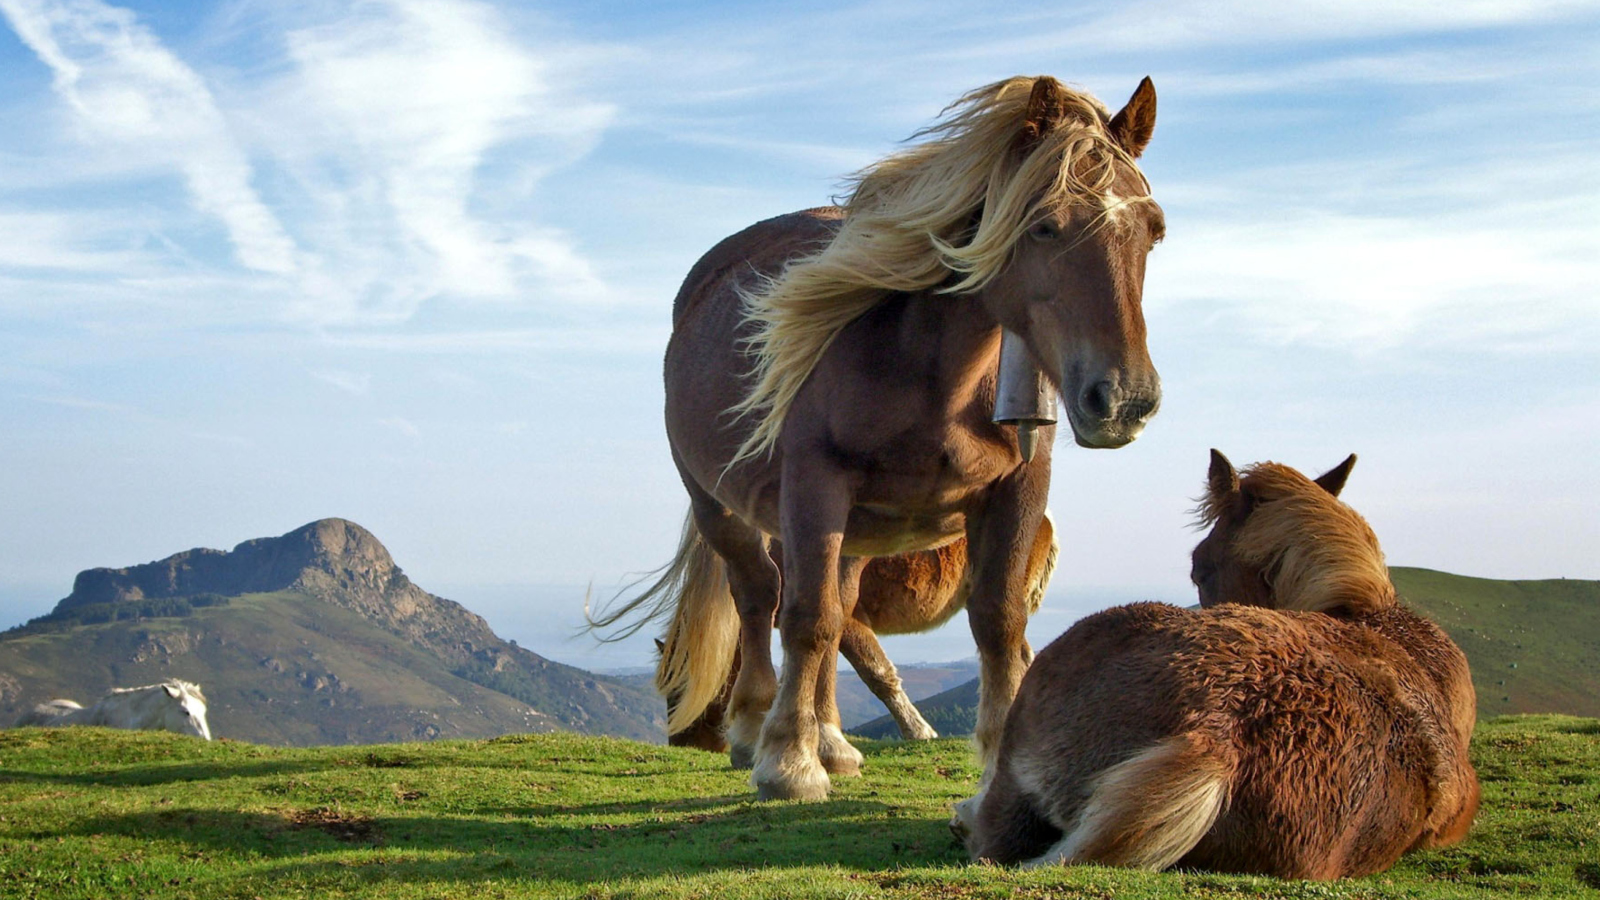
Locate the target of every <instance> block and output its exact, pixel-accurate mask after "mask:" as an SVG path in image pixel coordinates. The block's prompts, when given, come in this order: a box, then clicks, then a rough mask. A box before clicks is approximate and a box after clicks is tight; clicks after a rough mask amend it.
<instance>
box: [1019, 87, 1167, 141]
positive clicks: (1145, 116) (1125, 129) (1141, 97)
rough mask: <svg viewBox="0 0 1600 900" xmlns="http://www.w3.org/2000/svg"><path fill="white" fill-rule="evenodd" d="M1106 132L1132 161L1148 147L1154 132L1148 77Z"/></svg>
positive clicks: (1153, 90) (1153, 97) (1153, 98)
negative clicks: (1126, 152)
mask: <svg viewBox="0 0 1600 900" xmlns="http://www.w3.org/2000/svg"><path fill="white" fill-rule="evenodd" d="M1035 89H1036V90H1037V88H1035ZM1107 130H1108V131H1110V132H1111V139H1112V140H1114V141H1116V142H1117V143H1118V144H1119V145H1120V146H1121V147H1122V149H1124V150H1126V151H1128V155H1129V156H1131V157H1133V158H1134V159H1138V158H1139V155H1140V154H1141V153H1143V152H1144V148H1146V147H1148V146H1150V136H1151V135H1152V134H1154V133H1155V130H1156V86H1155V84H1153V83H1152V82H1151V81H1150V76H1148V75H1146V76H1145V78H1144V80H1143V81H1141V82H1139V86H1138V87H1137V88H1135V89H1134V91H1133V96H1132V97H1130V98H1128V105H1127V106H1124V107H1123V108H1122V111H1121V112H1119V113H1117V114H1116V115H1114V116H1112V117H1111V124H1110V125H1109V126H1107Z"/></svg>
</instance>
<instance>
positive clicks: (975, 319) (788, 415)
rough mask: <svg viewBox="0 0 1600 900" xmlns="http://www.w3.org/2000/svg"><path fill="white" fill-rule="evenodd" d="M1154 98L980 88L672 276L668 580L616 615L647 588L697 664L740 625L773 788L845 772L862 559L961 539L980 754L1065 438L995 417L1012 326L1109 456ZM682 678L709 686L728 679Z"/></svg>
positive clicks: (713, 663) (1132, 314)
mask: <svg viewBox="0 0 1600 900" xmlns="http://www.w3.org/2000/svg"><path fill="white" fill-rule="evenodd" d="M1155 105H1156V100H1155V89H1154V88H1153V87H1152V86H1151V85H1150V82H1149V80H1148V79H1146V80H1145V81H1143V82H1142V83H1141V84H1140V85H1139V88H1138V90H1136V91H1135V92H1134V94H1133V97H1132V99H1130V100H1129V102H1128V105H1127V106H1126V107H1125V108H1124V109H1123V110H1122V111H1121V112H1119V113H1117V114H1116V115H1114V116H1113V115H1111V114H1110V113H1109V112H1108V111H1107V110H1106V109H1105V108H1104V107H1103V106H1101V105H1100V104H1099V102H1098V101H1096V100H1094V99H1093V98H1091V97H1089V96H1087V95H1085V94H1081V93H1078V92H1076V91H1072V90H1069V89H1067V88H1066V87H1064V86H1063V85H1062V84H1061V83H1060V82H1058V81H1056V80H1055V79H1054V78H1049V77H1039V78H1012V79H1008V80H1006V81H1001V82H997V83H995V84H991V85H989V86H987V87H983V88H979V89H978V90H976V91H973V92H972V93H970V94H968V95H966V96H965V97H963V98H961V99H960V100H959V101H957V103H956V104H955V105H954V106H953V107H952V108H951V109H950V110H949V111H948V112H947V115H946V117H945V118H944V120H943V121H941V122H940V123H939V124H937V125H935V126H934V127H932V128H931V129H929V130H927V131H925V132H923V133H922V135H921V137H923V138H925V140H923V141H921V142H920V143H917V144H913V145H912V146H910V147H907V148H906V149H904V150H901V151H900V152H898V153H895V154H893V155H891V156H889V157H888V158H886V159H884V160H882V161H880V162H879V163H877V164H875V165H873V166H871V167H869V168H868V169H867V170H865V171H864V172H863V173H861V174H860V175H859V176H858V178H857V181H856V185H855V188H854V190H853V191H852V192H851V194H850V197H849V200H848V201H847V202H846V203H845V205H844V206H843V207H842V208H837V207H830V208H826V209H813V210H807V211H804V212H798V213H792V214H790V215H785V216H779V217H777V218H775V219H769V220H767V221H765V222H761V223H758V224H756V225H753V226H751V227H750V228H748V229H746V230H744V231H742V232H740V233H739V234H736V235H734V236H733V237H730V238H728V239H727V240H724V241H723V242H722V243H720V244H718V245H717V246H716V247H714V248H712V250H711V251H710V252H709V253H707V254H706V255H705V256H704V257H703V258H701V260H700V261H699V262H698V263H697V264H696V265H695V267H694V268H693V269H692V270H691V271H690V272H689V275H688V277H687V279H685V281H684V284H683V287H682V288H681V290H680V291H679V293H678V297H677V300H676V301H675V303H674V304H673V331H672V338H671V341H670V342H669V344H668V345H667V356H666V365H665V376H666V424H667V438H668V441H669V443H670V444H671V447H672V453H673V460H674V462H675V463H676V464H677V467H678V471H679V474H680V475H681V477H682V479H683V483H684V487H685V488H686V489H687V490H688V492H689V501H690V517H689V520H688V522H687V523H686V527H685V530H684V538H683V541H682V543H681V544H680V545H679V549H678V553H677V555H676V557H675V558H674V560H673V562H672V563H671V564H670V565H669V566H668V567H667V569H666V573H665V575H664V576H663V578H662V580H661V581H660V582H658V583H657V584H656V585H655V587H653V588H651V589H650V590H648V591H646V592H645V593H644V594H643V595H642V596H641V597H639V598H636V599H635V600H634V601H632V602H631V603H630V604H629V605H628V606H627V607H625V608H624V609H623V610H620V611H621V612H626V611H627V610H628V609H632V608H638V607H639V606H640V605H641V604H645V603H649V602H653V603H654V604H655V606H654V608H655V609H656V610H657V611H661V612H665V613H668V614H671V615H673V616H675V617H682V620H683V621H684V622H685V623H686V626H685V627H687V628H688V629H689V631H688V632H687V633H688V634H690V635H691V637H690V644H691V645H692V649H693V650H696V651H698V649H699V648H702V647H704V648H715V649H708V650H707V653H708V654H710V653H716V654H720V653H721V650H720V648H723V647H726V646H728V644H729V641H728V639H727V634H726V633H725V632H723V631H720V629H730V630H734V631H736V633H737V641H736V643H737V645H738V648H739V656H740V661H741V665H740V667H739V676H738V679H737V680H736V682H735V683H734V686H733V691H732V694H731V696H730V698H729V701H728V718H729V720H730V721H729V725H728V732H727V733H728V738H729V741H730V742H731V743H732V745H733V754H734V757H735V759H736V760H737V759H741V758H744V759H752V760H753V762H754V772H753V773H752V775H751V780H752V782H753V783H754V784H755V786H756V788H757V790H758V793H759V795H760V796H761V797H764V798H785V797H789V798H806V799H818V798H822V797H825V796H827V793H828V789H829V786H830V783H829V780H828V772H830V771H832V772H835V773H849V772H855V771H857V769H858V767H859V765H860V760H861V756H860V754H859V753H858V752H857V751H856V750H855V749H854V748H853V747H851V746H850V744H849V743H848V742H847V741H845V739H844V736H843V735H842V734H841V733H839V731H838V729H837V728H835V727H833V726H832V725H830V724H827V722H826V719H827V716H828V714H829V707H830V706H831V702H830V699H829V698H831V697H832V694H833V679H834V675H835V659H836V654H837V652H838V647H839V641H840V638H841V636H842V634H843V632H844V626H845V622H847V621H848V620H849V619H850V615H851V612H852V611H853V610H854V608H855V605H856V597H857V591H858V588H859V581H860V577H861V572H862V569H863V567H864V566H865V564H866V561H867V560H868V559H870V558H872V557H878V556H892V555H895V554H901V553H906V552H908V551H912V550H926V549H932V548H936V547H941V546H944V545H946V544H949V543H950V542H951V541H953V540H955V539H956V538H958V537H965V538H966V540H967V554H968V559H969V565H970V568H971V571H972V585H973V587H972V593H971V595H970V596H969V597H968V599H967V611H968V619H969V621H970V623H971V625H972V631H973V636H974V638H976V640H977V645H978V657H979V662H980V667H981V677H982V684H983V687H982V691H981V697H980V701H979V713H978V726H977V743H978V750H979V754H980V756H981V757H982V758H983V759H984V760H986V761H987V760H990V759H992V756H993V753H994V748H995V745H996V744H997V743H998V740H999V736H1000V729H1001V727H1002V725H1003V723H1004V720H1005V711H1006V709H1007V707H1009V706H1010V703H1011V698H1012V697H1013V696H1014V695H1015V694H1016V690H1017V685H1018V684H1019V683H1020V682H1021V680H1022V673H1023V672H1024V671H1025V670H1026V669H1027V666H1028V662H1029V661H1030V660H1031V658H1032V652H1031V651H1030V650H1029V648H1028V646H1027V641H1026V638H1025V637H1024V633H1023V630H1024V626H1025V625H1026V623H1027V618H1028V617H1027V593H1028V586H1027V565H1028V556H1029V553H1030V551H1031V549H1032V548H1033V546H1034V542H1035V536H1036V533H1037V531H1038V529H1039V521H1040V518H1041V517H1042V516H1043V514H1044V507H1045V498H1046V495H1047V494H1048V491H1049V486H1050V447H1051V442H1052V440H1053V437H1054V432H1053V428H1048V427H1047V428H1045V429H1042V430H1041V431H1040V432H1039V439H1040V442H1039V443H1040V450H1039V454H1038V456H1036V457H1034V458H1032V459H1031V461H1030V460H1028V459H1026V458H1025V454H1024V452H1023V447H1022V445H1020V444H1019V441H1018V433H1017V431H1016V430H1015V429H1013V428H1012V427H1011V426H1009V425H1004V424H998V423H996V422H995V421H994V419H995V413H996V405H995V399H996V388H997V382H998V370H999V359H1000V351H1001V345H1002V330H1004V332H1006V334H1007V335H1009V336H1010V338H1008V340H1010V341H1011V343H1009V344H1008V346H1010V347H1012V348H1013V349H1016V348H1018V347H1020V348H1021V351H1022V353H1023V354H1024V355H1025V356H1026V357H1027V358H1028V359H1029V360H1031V361H1032V363H1033V364H1034V365H1036V367H1037V369H1038V370H1039V371H1041V372H1042V373H1043V376H1044V377H1045V378H1046V379H1047V380H1048V383H1049V385H1051V386H1052V389H1053V390H1058V391H1059V392H1060V394H1061V396H1062V398H1063V399H1064V401H1065V402H1064V407H1065V417H1066V419H1067V421H1068V423H1069V424H1070V425H1071V427H1072V431H1073V435H1074V437H1075V438H1076V439H1077V441H1078V443H1079V444H1081V445H1083V446H1086V447H1120V446H1122V445H1124V444H1127V443H1128V442H1129V441H1132V440H1133V439H1134V438H1135V437H1136V436H1137V435H1138V434H1139V432H1140V431H1141V430H1142V429H1143V427H1144V425H1145V422H1146V421H1147V420H1148V419H1149V418H1150V416H1151V415H1153V414H1154V413H1155V411H1156V406H1157V404H1158V402H1159V398H1160V383H1159V379H1158V378H1157V376H1156V372H1155V368H1154V366H1152V365H1151V362H1150V357H1149V353H1148V351H1147V349H1146V346H1145V325H1144V316H1143V312H1142V310H1141V305H1140V303H1141V295H1142V291H1143V283H1144V267H1145V256H1146V254H1147V253H1148V252H1149V250H1150V248H1151V245H1152V244H1153V243H1154V242H1155V241H1157V240H1158V239H1160V237H1161V235H1162V233H1163V230H1164V227H1165V226H1164V224H1163V222H1162V215H1161V210H1160V207H1158V206H1157V205H1156V204H1155V203H1154V202H1153V201H1151V199H1150V190H1149V185H1148V183H1147V182H1146V181H1145V178H1144V175H1143V174H1142V173H1141V172H1140V171H1139V168H1138V166H1137V164H1136V163H1135V162H1134V160H1135V158H1136V157H1137V156H1139V154H1140V153H1141V152H1143V150H1144V148H1145V146H1146V145H1147V144H1148V143H1149V140H1150V136H1151V132H1152V131H1153V129H1154V128H1155ZM1013 358H1015V354H1013ZM769 536H770V537H776V538H778V539H780V540H781V541H782V542H783V546H784V556H783V569H782V574H781V578H780V573H779V570H778V568H777V566H776V565H775V564H774V562H773V560H772V557H771V556H770V555H769V554H768V552H767V542H768V538H769ZM724 566H725V571H724ZM723 578H726V580H727V584H728V586H729V587H731V589H732V593H733V598H734V604H735V608H736V610H737V612H738V619H737V622H733V623H728V622H727V621H726V620H725V619H723V618H721V617H718V616H715V615H713V614H712V613H711V612H708V610H707V609H705V608H702V605H706V604H709V605H715V606H716V608H717V609H718V610H720V609H721V608H722V600H721V597H722V590H723V589H722V579H723ZM780 591H781V596H782V609H783V613H782V619H781V622H780V623H779V624H780V630H781V634H782V639H783V655H784V666H783V678H782V680H781V682H780V681H779V679H778V678H777V677H776V675H775V673H774V669H773V664H772V648H771V641H772V625H773V617H774V615H775V614H776V613H777V611H778V608H779V599H780ZM701 626H704V627H705V628H708V629H711V631H700V630H699V628H700V627H701ZM696 634H698V635H699V637H694V636H693V635H696ZM690 666H691V668H693V669H694V670H695V671H697V672H704V673H705V674H706V677H709V678H711V679H713V680H712V681H711V682H710V684H712V685H713V686H714V687H713V688H712V690H713V691H715V690H716V688H717V687H720V685H721V684H722V678H723V676H724V675H725V674H726V673H727V671H728V665H727V661H726V660H725V659H713V660H697V661H694V662H691V663H690ZM769 710H770V713H769Z"/></svg>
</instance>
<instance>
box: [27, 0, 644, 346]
mask: <svg viewBox="0 0 1600 900" xmlns="http://www.w3.org/2000/svg"><path fill="white" fill-rule="evenodd" d="M0 11H3V13H4V15H5V17H6V20H7V21H8V22H9V23H10V25H11V26H12V28H13V29H14V30H15V31H16V32H17V34H18V35H19V36H20V37H21V38H22V40H23V41H24V43H25V44H26V45H27V46H28V47H29V48H30V49H31V50H32V51H33V52H34V54H35V55H36V56H37V57H38V59H39V60H40V61H41V62H43V63H44V64H45V65H46V66H48V67H49V69H50V71H51V73H52V75H53V84H54V90H55V94H56V96H57V97H58V99H59V101H60V102H61V104H62V105H63V106H64V108H65V109H66V110H67V111H68V113H69V115H68V116H67V117H66V120H65V121H67V122H68V123H69V125H70V126H71V128H70V130H69V131H68V133H66V134H64V135H61V136H60V138H59V139H57V140H56V141H54V142H53V144H52V146H58V147H59V148H60V149H61V151H63V156H64V158H62V159H60V160H58V161H57V163H56V164H55V165H53V166H52V167H50V168H49V169H48V170H46V169H39V170H37V171H32V170H30V172H31V174H30V173H24V174H23V175H19V176H16V177H14V178H12V180H11V184H12V185H13V186H15V187H18V188H24V189H28V188H30V187H31V188H37V187H40V186H44V187H47V188H48V189H50V190H52V191H55V192H57V193H58V194H59V193H61V192H64V191H79V192H82V191H84V190H85V188H86V186H88V185H93V187H94V189H95V190H96V191H97V192H98V193H99V194H101V195H102V196H103V197H109V198H118V199H121V198H123V197H125V196H126V195H127V193H128V191H127V189H129V188H134V187H135V186H136V185H137V187H138V189H140V190H143V191H145V192H146V195H148V194H149V192H150V191H151V190H152V189H154V190H160V189H161V188H160V186H159V184H157V185H155V186H152V185H151V184H150V178H149V176H150V174H151V173H152V172H155V173H159V172H161V171H162V170H171V171H175V172H178V173H181V175H182V177H183V184H184V185H185V188H186V191H185V193H186V201H187V205H188V207H189V208H190V209H191V210H192V211H194V212H198V213H200V214H202V215H203V216H207V217H210V218H211V219H212V220H213V221H215V222H219V223H220V224H221V225H222V226H223V230H224V231H225V233H226V236H227V239H228V244H229V246H230V247H231V256H232V259H226V258H221V259H219V258H218V256H217V254H216V253H215V252H214V251H213V250H212V249H211V248H210V247H209V246H208V245H209V244H210V243H211V240H210V238H209V237H208V235H206V234H205V233H204V229H203V228H199V227H197V225H196V223H195V222H193V221H185V219H184V213H183V211H181V210H175V209H174V208H173V206H172V205H171V204H168V203H160V202H159V201H158V203H159V205H158V206H156V207H153V208H147V209H143V210H140V211H139V212H138V214H136V215H134V216H132V217H131V218H132V219H133V221H131V222H130V221H129V218H130V217H129V216H128V215H127V210H126V209H116V208H114V207H113V205H112V204H113V203H114V202H116V201H107V200H104V199H103V200H101V202H100V203H99V204H97V205H96V204H94V203H92V202H91V203H89V204H84V203H82V202H79V203H76V204H74V205H75V207H76V208H74V209H72V210H70V211H66V210H61V209H52V210H48V211H45V210H40V211H35V212H29V211H25V210H14V211H8V212H7V213H6V214H5V215H4V216H3V217H0V238H5V237H8V236H15V237H17V238H18V239H17V240H14V241H6V242H5V243H6V245H7V246H6V247H5V249H0V267H4V268H7V269H11V270H27V269H31V270H57V271H60V270H71V271H72V272H74V273H80V274H81V273H85V272H92V271H105V272H115V273H117V275H119V276H120V277H122V278H129V277H142V278H144V279H146V281H147V282H149V283H152V284H154V285H155V289H154V290H153V291H152V292H151V293H152V294H156V295H161V296H163V297H165V298H166V300H167V302H180V301H181V302H187V303H190V304H196V305H204V304H213V305H220V306H224V307H226V308H228V309H230V310H233V312H234V314H235V317H236V318H246V319H249V318H256V320H257V321H262V319H261V318H260V317H262V316H265V317H266V320H267V321H270V320H272V319H278V320H282V319H284V318H288V319H289V320H291V321H299V322H303V323H309V324H312V325H328V324H357V323H365V324H371V323H373V322H386V323H395V322H400V321H404V320H406V319H407V318H409V317H410V316H411V315H412V314H413V313H415V311H416V310H417V309H418V308H420V306H421V305H422V304H424V303H426V302H428V301H429V300H432V299H435V298H442V299H444V300H447V301H451V300H454V301H459V300H482V299H491V300H497V301H502V302H505V301H512V302H526V301H528V300H529V298H541V299H542V300H543V301H544V302H558V301H572V300H581V299H584V298H594V297H599V296H601V295H603V294H604V292H605V290H606V288H605V285H604V284H603V283H602V282H601V280H600V278H599V276H598V275H596V273H595V272H594V270H593V268H592V267H591V265H590V263H589V262H588V260H587V259H586V258H585V256H584V255H583V253H581V252H580V251H579V249H578V248H577V246H576V244H575V243H574V241H573V240H572V239H571V238H570V237H569V236H568V235H566V234H565V233H563V232H562V231H560V230H559V229H556V228H553V227H551V226H549V225H545V224H541V223H540V222H539V221H538V217H537V216H536V215H534V214H533V213H532V210H531V209H530V198H531V197H532V195H533V192H534V191H535V190H536V188H537V186H538V185H539V183H540V182H541V181H543V180H544V179H545V178H547V177H549V175H550V174H551V173H553V172H555V171H557V170H559V169H560V168H562V167H563V166H566V165H570V164H571V163H572V162H574V161H576V160H578V159H581V158H582V157H583V156H585V155H586V154H588V153H589V152H590V151H591V150H592V148H593V147H594V146H595V144H596V142H597V141H598V140H599V138H600V136H601V135H602V134H603V133H604V131H605V130H606V128H607V126H608V123H609V121H610V117H611V115H612V110H611V107H610V106H608V105H606V104H604V103H600V102H595V101H592V100H580V99H575V98H574V96H573V91H572V89H571V87H570V86H569V85H564V84H561V83H560V82H561V80H562V79H563V78H564V77H566V76H565V75H564V74H563V72H564V71H565V68H564V67H565V66H567V62H566V61H565V60H566V59H567V57H568V56H570V55H571V54H572V51H571V50H570V49H568V50H565V51H557V50H550V51H548V52H546V51H545V50H543V49H541V48H538V47H536V46H534V44H533V43H532V42H531V39H530V37H529V35H527V34H526V33H523V32H521V31H519V30H518V28H515V27H513V25H512V23H511V22H509V21H508V20H507V19H506V17H505V16H504V15H502V14H501V13H500V12H499V11H498V10H496V9H495V8H494V7H493V6H490V5H489V4H487V3H482V2H477V0H437V2H422V0H378V2H371V3H362V4H356V5H352V6H349V7H344V8H340V9H332V8H329V7H313V6H302V5H289V6H284V7H265V8H263V10H260V11H258V13H257V14H256V18H255V19H254V20H252V23H251V24H252V25H255V26H260V27H261V29H262V30H263V31H264V32H265V33H262V31H257V30H255V29H243V30H240V31H239V32H237V33H232V34H227V35H225V36H226V37H227V38H228V39H230V40H236V41H248V42H249V47H248V50H249V52H250V53H251V54H252V55H253V56H254V57H256V58H258V59H260V60H262V61H264V62H265V64H264V65H261V66H260V67H259V68H256V69H255V70H253V71H250V72H248V73H244V72H240V73H236V74H234V75H233V76H232V77H229V76H228V75H227V73H228V71H229V70H228V69H227V67H225V66H222V67H211V68H207V67H204V66H202V67H200V68H196V67H194V66H191V65H190V64H189V63H187V62H185V61H184V60H183V59H180V58H179V56H178V54H176V53H175V52H173V51H172V50H171V49H169V48H168V47H167V46H165V45H164V44H163V43H162V41H161V39H160V38H159V37H158V36H157V35H156V34H155V33H154V32H153V31H152V30H151V29H150V28H149V27H147V26H146V25H145V24H143V23H141V21H140V20H139V18H138V17H137V16H136V15H135V14H134V13H133V12H132V11H130V10H128V9H124V8H121V7H117V6H113V5H110V4H108V3H105V2H101V0H0ZM189 48H190V51H191V52H194V51H195V50H196V49H199V50H202V51H205V50H209V51H210V52H215V53H225V52H228V51H229V50H234V49H239V48H238V47H237V46H230V45H226V44H224V45H217V44H214V43H213V44H208V43H206V42H204V41H201V42H197V43H191V44H190V45H189ZM202 71H208V72H211V73H212V74H211V75H210V79H212V80H214V79H216V78H217V77H218V75H217V73H218V72H219V71H220V72H221V73H223V75H222V78H223V80H222V81H221V82H217V83H213V81H211V80H208V77H206V76H202V74H201V72H202ZM44 121H45V122H47V123H48V122H50V121H53V120H52V119H49V118H46V119H44ZM36 143H37V142H36ZM34 149H35V150H37V148H34ZM74 178H76V179H77V181H76V182H74V180H73V179H74ZM108 187H109V188H110V190H109V191H108V190H107V188H108ZM124 202H125V201H124ZM86 235H87V236H88V237H86ZM91 238H94V239H91ZM197 272H206V273H207V274H206V275H205V279H210V280H211V281H212V283H213V285H215V284H216V283H217V282H218V281H219V280H223V279H228V278H232V279H234V280H235V281H238V280H241V279H244V280H246V281H248V280H249V279H253V280H254V281H253V283H249V284H247V285H246V286H244V287H242V288H240V289H238V290H222V291H218V290H215V289H213V290H206V289H205V288H204V287H203V285H201V284H200V283H199V281H197V280H196V273H197ZM19 277H20V276H19ZM28 277H32V278H37V279H41V280H44V281H46V282H48V281H49V280H50V279H52V278H55V277H56V276H52V275H50V274H48V273H47V272H41V273H39V274H36V275H32V276H28ZM202 280H204V279H202ZM57 287H58V288H59V280H57ZM240 294H245V295H251V296H254V297H257V298H268V299H270V300H271V304H270V306H269V307H267V308H262V307H260V306H255V305H251V306H248V307H245V308H241V307H239V306H238V305H237V304H235V303H234V302H232V301H233V299H234V298H235V297H237V296H239V295H240ZM142 296H143V295H142V293H141V292H139V291H132V292H130V294H129V299H130V300H135V299H138V298H140V297H142Z"/></svg>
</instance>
